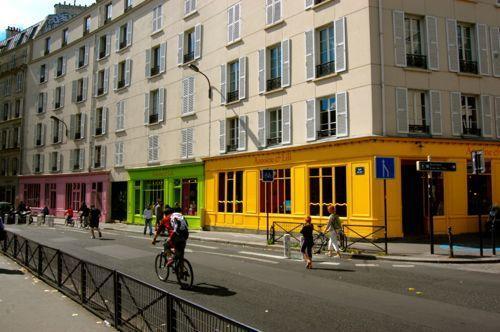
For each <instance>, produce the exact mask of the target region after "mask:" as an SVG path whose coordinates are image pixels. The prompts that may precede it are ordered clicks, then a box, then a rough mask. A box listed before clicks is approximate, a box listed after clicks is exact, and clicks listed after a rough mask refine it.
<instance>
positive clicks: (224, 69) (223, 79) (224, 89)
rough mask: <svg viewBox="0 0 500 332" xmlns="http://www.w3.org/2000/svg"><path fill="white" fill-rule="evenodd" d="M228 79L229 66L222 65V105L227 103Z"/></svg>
mask: <svg viewBox="0 0 500 332" xmlns="http://www.w3.org/2000/svg"><path fill="white" fill-rule="evenodd" d="M226 78H227V65H226V64H222V65H220V104H221V105H224V104H225V103H226V96H227V85H226Z"/></svg>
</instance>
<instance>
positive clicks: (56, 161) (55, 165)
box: [50, 151, 61, 172]
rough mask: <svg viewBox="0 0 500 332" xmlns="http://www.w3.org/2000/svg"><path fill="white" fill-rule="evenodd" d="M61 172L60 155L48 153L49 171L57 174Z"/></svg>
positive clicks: (55, 152) (54, 152)
mask: <svg viewBox="0 0 500 332" xmlns="http://www.w3.org/2000/svg"><path fill="white" fill-rule="evenodd" d="M60 170H61V154H60V153H59V152H57V151H53V152H51V153H50V171H51V172H59V171H60Z"/></svg>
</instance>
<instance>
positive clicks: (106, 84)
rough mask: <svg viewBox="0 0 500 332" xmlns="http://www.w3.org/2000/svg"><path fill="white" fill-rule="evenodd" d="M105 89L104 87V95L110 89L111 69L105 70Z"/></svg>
mask: <svg viewBox="0 0 500 332" xmlns="http://www.w3.org/2000/svg"><path fill="white" fill-rule="evenodd" d="M103 87H104V93H103V94H107V93H108V88H109V68H106V69H104V84H103Z"/></svg>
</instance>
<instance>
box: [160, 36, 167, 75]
mask: <svg viewBox="0 0 500 332" xmlns="http://www.w3.org/2000/svg"><path fill="white" fill-rule="evenodd" d="M166 54H167V43H166V42H165V43H161V44H160V59H159V60H160V73H164V72H165V69H166V66H167V61H166V59H167V56H166Z"/></svg>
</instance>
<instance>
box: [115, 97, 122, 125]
mask: <svg viewBox="0 0 500 332" xmlns="http://www.w3.org/2000/svg"><path fill="white" fill-rule="evenodd" d="M122 121H123V100H121V101H119V102H117V103H116V127H115V130H116V131H118V130H122V129H123V126H122Z"/></svg>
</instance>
